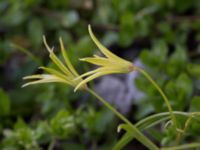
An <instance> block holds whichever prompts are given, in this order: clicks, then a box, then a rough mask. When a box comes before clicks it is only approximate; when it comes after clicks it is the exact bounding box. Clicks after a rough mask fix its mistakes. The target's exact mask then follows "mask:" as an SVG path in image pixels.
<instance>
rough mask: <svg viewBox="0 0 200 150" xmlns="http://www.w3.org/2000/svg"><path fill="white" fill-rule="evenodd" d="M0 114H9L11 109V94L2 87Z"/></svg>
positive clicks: (0, 90)
mask: <svg viewBox="0 0 200 150" xmlns="http://www.w3.org/2000/svg"><path fill="white" fill-rule="evenodd" d="M0 110H1V112H0V116H5V115H9V114H10V111H11V104H10V98H9V95H8V94H7V93H6V92H5V91H3V90H2V89H0Z"/></svg>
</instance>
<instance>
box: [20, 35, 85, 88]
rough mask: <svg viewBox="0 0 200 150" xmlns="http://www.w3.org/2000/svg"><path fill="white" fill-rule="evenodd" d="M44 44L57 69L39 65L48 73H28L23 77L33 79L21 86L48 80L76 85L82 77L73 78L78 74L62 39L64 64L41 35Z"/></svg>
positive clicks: (47, 81) (61, 46)
mask: <svg viewBox="0 0 200 150" xmlns="http://www.w3.org/2000/svg"><path fill="white" fill-rule="evenodd" d="M43 40H44V44H45V46H46V48H47V50H48V51H49V57H50V59H51V60H52V61H53V63H54V64H55V65H56V66H57V67H58V68H59V70H56V69H52V68H48V67H40V69H43V70H44V71H45V72H47V73H48V74H36V75H30V76H26V77H24V78H23V79H25V80H26V79H31V80H33V81H30V82H28V83H26V84H24V85H23V86H22V87H25V86H28V85H32V84H40V83H49V82H60V83H65V84H68V85H70V86H72V87H76V86H77V85H78V84H79V83H80V82H82V78H78V79H77V80H74V79H75V78H77V77H79V74H78V73H77V72H76V70H75V69H74V67H73V66H72V64H71V62H70V60H69V58H68V55H67V52H66V50H65V48H64V44H63V41H62V39H61V38H60V39H59V41H60V48H61V52H62V56H63V58H64V61H65V64H66V65H64V64H63V63H62V62H61V61H60V60H59V59H58V57H57V56H56V55H55V53H54V52H53V48H50V47H49V46H48V44H47V42H46V38H45V37H43ZM81 88H82V89H83V88H86V85H83V84H82V86H81Z"/></svg>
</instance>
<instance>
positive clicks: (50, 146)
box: [48, 138, 56, 150]
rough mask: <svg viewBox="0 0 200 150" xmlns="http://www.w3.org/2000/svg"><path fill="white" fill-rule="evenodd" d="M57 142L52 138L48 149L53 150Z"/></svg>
mask: <svg viewBox="0 0 200 150" xmlns="http://www.w3.org/2000/svg"><path fill="white" fill-rule="evenodd" d="M55 143H56V140H55V139H54V138H52V140H51V143H50V144H49V147H48V150H53V148H54V146H55Z"/></svg>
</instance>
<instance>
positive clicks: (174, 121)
mask: <svg viewBox="0 0 200 150" xmlns="http://www.w3.org/2000/svg"><path fill="white" fill-rule="evenodd" d="M135 70H137V71H139V72H140V73H142V74H143V75H144V76H145V77H146V78H147V79H148V80H149V81H150V82H151V83H152V85H153V86H154V87H155V88H156V89H157V90H158V92H159V93H160V94H161V96H162V97H163V99H164V101H165V103H166V105H167V108H168V110H169V113H170V116H171V118H172V121H173V123H174V126H175V128H176V129H178V125H177V122H176V117H175V115H174V114H173V110H172V107H171V105H170V103H169V99H168V98H167V96H166V95H165V94H164V92H163V91H162V90H161V88H160V87H159V86H158V84H157V83H156V82H155V81H154V80H153V79H152V78H151V76H150V75H149V74H148V73H147V72H146V71H144V70H143V69H141V68H138V67H135ZM176 131H177V130H176Z"/></svg>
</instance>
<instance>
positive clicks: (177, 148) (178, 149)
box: [161, 143, 200, 150]
mask: <svg viewBox="0 0 200 150" xmlns="http://www.w3.org/2000/svg"><path fill="white" fill-rule="evenodd" d="M199 147H200V143H191V144H184V145H180V146H174V147H167V148H162V149H161V150H181V149H183V150H184V149H192V148H199Z"/></svg>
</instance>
